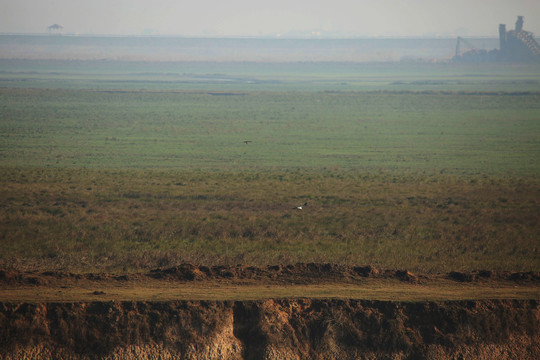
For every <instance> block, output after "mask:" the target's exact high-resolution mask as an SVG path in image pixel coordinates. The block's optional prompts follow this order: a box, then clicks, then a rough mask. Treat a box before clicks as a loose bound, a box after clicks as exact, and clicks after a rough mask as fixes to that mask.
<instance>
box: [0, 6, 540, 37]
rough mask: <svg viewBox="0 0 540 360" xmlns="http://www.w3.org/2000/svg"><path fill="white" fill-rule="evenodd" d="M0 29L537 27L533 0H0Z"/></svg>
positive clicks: (334, 31) (245, 32)
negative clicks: (519, 24)
mask: <svg viewBox="0 0 540 360" xmlns="http://www.w3.org/2000/svg"><path fill="white" fill-rule="evenodd" d="M0 4H1V9H0V10H1V11H0V32H2V33H45V32H46V31H47V27H48V26H49V25H52V24H55V23H57V24H60V25H62V26H63V27H64V29H63V32H64V33H66V34H74V33H79V34H111V35H140V34H154V35H182V36H261V35H264V36H278V34H281V35H282V36H287V35H296V36H305V35H306V34H309V33H311V32H315V33H317V32H319V31H320V32H321V33H322V35H325V36H329V35H330V36H348V37H351V36H352V37H372V36H455V35H462V36H475V35H478V36H493V37H497V36H498V32H497V31H498V30H497V29H498V25H499V23H506V24H507V27H508V28H513V27H514V23H515V21H516V16H517V15H524V16H525V26H524V29H525V30H528V31H532V32H534V33H535V35H540V1H539V0H190V1H183V0H0Z"/></svg>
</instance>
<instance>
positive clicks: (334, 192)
mask: <svg viewBox="0 0 540 360" xmlns="http://www.w3.org/2000/svg"><path fill="white" fill-rule="evenodd" d="M2 65H3V72H2V73H1V74H0V86H1V87H0V137H1V142H0V175H1V176H0V183H1V187H0V204H1V205H0V219H1V220H0V237H1V239H2V240H1V244H0V249H1V251H0V267H2V268H6V269H14V270H17V271H50V270H55V271H63V272H75V273H86V272H107V273H116V274H126V273H137V272H140V271H148V270H150V269H153V268H157V267H159V268H167V267H172V266H176V265H178V264H181V263H195V264H205V265H209V266H211V265H225V264H229V265H230V264H246V265H255V266H267V265H273V264H274V265H275V264H280V265H284V264H295V263H335V264H348V265H364V264H372V265H374V266H377V267H378V268H381V269H408V270H410V271H413V272H418V273H425V274H437V273H446V272H450V271H474V270H481V269H488V270H495V271H522V272H528V271H532V272H538V271H540V243H539V238H538V233H539V230H540V225H539V224H540V218H539V216H540V215H539V214H540V179H539V177H538V176H539V174H540V162H539V161H538V158H539V156H540V115H539V114H540V82H539V81H540V71H539V69H538V67H537V66H536V67H535V65H521V66H516V65H512V66H503V65H500V64H496V65H489V66H478V65H474V64H473V65H468V66H464V65H457V64H423V65H419V64H368V65H357V64H356V65H355V64H309V63H308V64H243V65H241V64H216V63H200V64H199V63H196V64H195V63H189V64H169V63H166V64H163V63H158V64H151V63H126V64H121V63H116V62H100V61H95V62H92V61H90V62H83V63H80V62H62V61H56V62H55V61H20V62H16V61H7V60H2ZM304 203H307V205H306V206H304V207H303V209H302V210H296V209H295V207H297V206H299V205H303V204H304ZM396 284H398V283H396ZM398 285H399V284H398ZM398 285H396V286H398ZM400 286H401V285H400ZM527 287H529V289H531V287H530V285H527ZM398 288H399V286H398ZM261 289H262V288H261ZM261 289H259V290H260V291H261V292H262V293H264V292H263V291H262V290H261ZM532 289H533V290H534V289H536V290H534V291H533V296H532V297H533V298H534V297H537V294H538V292H537V289H538V288H537V286H536V285H534V286H533V287H532ZM259 290H257V291H259ZM229 291H231V290H230V289H229V288H227V289H226V290H224V293H227V292H229ZM510 293H511V292H509V294H510ZM534 294H536V295H534ZM381 296H383V295H381ZM510 296H511V295H510Z"/></svg>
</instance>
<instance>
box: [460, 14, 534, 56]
mask: <svg viewBox="0 0 540 360" xmlns="http://www.w3.org/2000/svg"><path fill="white" fill-rule="evenodd" d="M499 43H500V49H499V50H497V49H494V50H490V51H488V50H485V49H477V48H475V47H474V45H472V44H471V43H470V42H469V41H467V40H465V39H463V38H462V37H458V38H457V44H456V54H455V56H454V61H458V62H484V61H504V62H540V45H538V43H537V42H536V40H535V39H534V35H533V33H531V32H528V31H525V30H523V16H518V18H517V21H516V27H515V29H514V30H510V31H506V25H505V24H500V25H499ZM462 45H466V46H467V47H468V48H470V50H469V51H467V52H464V53H463V54H462V53H461V47H462Z"/></svg>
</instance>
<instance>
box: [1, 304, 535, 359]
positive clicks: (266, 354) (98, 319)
mask: <svg viewBox="0 0 540 360" xmlns="http://www.w3.org/2000/svg"><path fill="white" fill-rule="evenodd" d="M539 327H540V319H539V311H538V302H537V301H503V300H498V301H496V300H493V301H487V300H484V301H452V302H422V303H407V302H384V301H367V300H338V299H333V300H330V299H327V300H324V299H280V300H272V299H268V300H261V301H171V302H90V303H44V304H28V303H22V304H13V303H1V304H0V339H1V342H0V344H1V346H0V351H1V352H0V354H2V355H3V356H4V358H5V359H538V358H539V356H540V345H539V344H540V331H539Z"/></svg>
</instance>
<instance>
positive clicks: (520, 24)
mask: <svg viewBox="0 0 540 360" xmlns="http://www.w3.org/2000/svg"><path fill="white" fill-rule="evenodd" d="M521 30H523V16H518V18H517V21H516V32H520V31H521Z"/></svg>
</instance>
